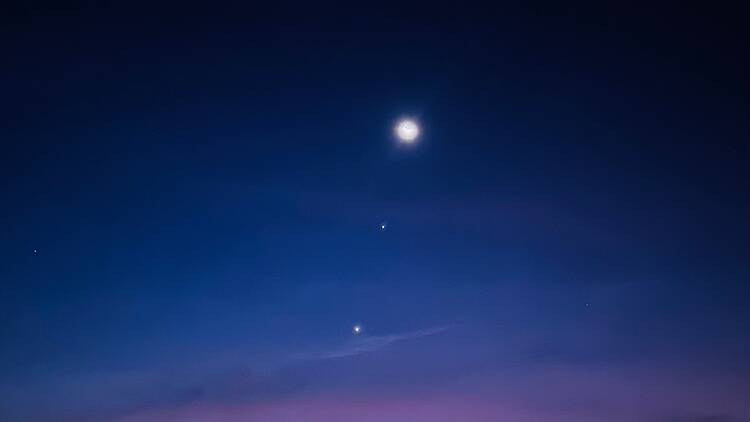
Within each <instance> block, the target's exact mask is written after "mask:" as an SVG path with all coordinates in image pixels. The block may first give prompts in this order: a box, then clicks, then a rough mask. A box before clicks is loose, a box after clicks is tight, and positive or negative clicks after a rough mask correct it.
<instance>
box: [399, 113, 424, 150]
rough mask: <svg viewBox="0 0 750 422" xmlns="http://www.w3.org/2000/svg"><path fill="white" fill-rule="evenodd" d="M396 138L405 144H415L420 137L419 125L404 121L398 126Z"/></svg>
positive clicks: (407, 120) (408, 120)
mask: <svg viewBox="0 0 750 422" xmlns="http://www.w3.org/2000/svg"><path fill="white" fill-rule="evenodd" d="M396 136H397V137H398V139H399V141H401V143H403V144H413V143H414V142H416V141H417V138H418V137H419V125H418V124H417V122H415V121H414V120H411V119H402V120H400V121H399V122H398V123H397V124H396Z"/></svg>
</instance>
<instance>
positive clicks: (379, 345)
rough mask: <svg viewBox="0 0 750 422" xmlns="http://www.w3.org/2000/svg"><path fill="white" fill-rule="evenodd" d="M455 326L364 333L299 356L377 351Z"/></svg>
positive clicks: (342, 355)
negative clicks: (343, 342)
mask: <svg viewBox="0 0 750 422" xmlns="http://www.w3.org/2000/svg"><path fill="white" fill-rule="evenodd" d="M453 327H455V324H450V325H442V326H438V327H432V328H426V329H423V330H417V331H410V332H406V333H399V334H385V335H379V336H368V335H363V336H360V337H356V338H355V339H353V340H352V341H350V342H348V343H346V344H344V345H343V346H341V347H338V348H335V349H331V350H326V351H323V352H318V353H308V354H303V355H300V356H298V358H300V359H301V360H320V359H339V358H346V357H351V356H357V355H362V354H365V353H372V352H377V351H378V350H382V349H384V348H386V347H388V346H390V345H391V344H393V343H396V342H399V341H403V340H412V339H418V338H422V337H428V336H432V335H435V334H439V333H442V332H444V331H446V330H448V329H450V328H453Z"/></svg>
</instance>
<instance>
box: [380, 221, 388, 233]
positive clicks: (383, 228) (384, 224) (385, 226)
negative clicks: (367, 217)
mask: <svg viewBox="0 0 750 422" xmlns="http://www.w3.org/2000/svg"><path fill="white" fill-rule="evenodd" d="M387 228H388V223H387V222H385V221H384V222H382V223H380V231H381V232H384V231H385V229H387Z"/></svg>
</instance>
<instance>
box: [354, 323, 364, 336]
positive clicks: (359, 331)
mask: <svg viewBox="0 0 750 422" xmlns="http://www.w3.org/2000/svg"><path fill="white" fill-rule="evenodd" d="M352 333H354V335H355V336H356V335H359V334H362V326H361V325H355V326H354V327H352Z"/></svg>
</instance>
